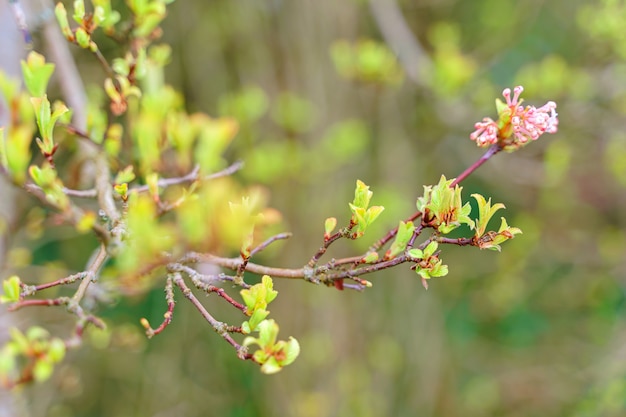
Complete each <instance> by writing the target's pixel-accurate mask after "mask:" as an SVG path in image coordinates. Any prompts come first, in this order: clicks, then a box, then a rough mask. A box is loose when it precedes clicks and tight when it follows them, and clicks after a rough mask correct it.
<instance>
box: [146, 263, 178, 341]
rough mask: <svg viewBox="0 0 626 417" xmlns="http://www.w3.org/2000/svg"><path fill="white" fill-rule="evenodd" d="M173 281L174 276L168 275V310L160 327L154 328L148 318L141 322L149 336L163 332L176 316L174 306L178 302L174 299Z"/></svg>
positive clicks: (166, 298)
mask: <svg viewBox="0 0 626 417" xmlns="http://www.w3.org/2000/svg"><path fill="white" fill-rule="evenodd" d="M172 281H173V278H172V276H171V275H168V276H167V280H166V281H165V300H166V301H167V311H166V312H165V314H163V321H162V322H161V324H160V325H159V327H157V328H156V329H153V328H152V327H150V323H148V320H146V319H142V320H141V323H142V324H143V326H144V327H145V329H146V335H147V336H148V338H152V337H153V336H154V335H157V334H159V333H161V332H162V331H163V330H165V328H166V327H167V326H169V324H170V323H171V322H172V318H173V317H174V307H175V305H176V302H175V301H174V285H173V282H172Z"/></svg>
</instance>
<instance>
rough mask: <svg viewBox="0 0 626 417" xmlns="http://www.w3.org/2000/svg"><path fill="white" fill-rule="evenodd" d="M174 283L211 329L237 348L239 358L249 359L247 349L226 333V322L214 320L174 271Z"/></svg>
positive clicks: (249, 355) (227, 327) (227, 328)
mask: <svg viewBox="0 0 626 417" xmlns="http://www.w3.org/2000/svg"><path fill="white" fill-rule="evenodd" d="M174 284H176V286H177V287H178V288H180V290H181V291H182V293H183V295H184V296H185V298H187V299H188V300H189V301H190V302H191V304H193V305H194V307H196V309H197V310H198V311H199V312H200V314H201V315H202V317H204V319H205V320H206V321H207V322H208V323H209V324H210V325H211V327H213V329H214V330H215V331H216V332H217V334H219V335H220V336H221V337H222V338H223V339H224V340H226V341H227V342H228V343H229V344H230V345H232V346H233V347H234V348H235V349H236V350H237V356H238V357H239V358H240V359H251V358H252V355H251V354H249V353H248V349H247V348H246V347H244V346H242V345H240V344H239V343H237V341H236V340H235V339H233V338H232V336H231V335H230V334H228V330H229V326H227V325H226V323H222V322H221V321H218V320H216V319H215V318H214V317H213V316H212V315H211V314H210V313H209V312H208V311H207V310H206V308H204V306H203V305H202V303H201V302H200V301H198V299H197V298H196V296H195V295H193V292H192V291H191V289H190V288H189V287H188V286H187V284H185V281H184V280H183V277H182V276H181V275H180V274H179V273H176V274H175V275H174Z"/></svg>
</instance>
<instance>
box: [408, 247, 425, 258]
mask: <svg viewBox="0 0 626 417" xmlns="http://www.w3.org/2000/svg"><path fill="white" fill-rule="evenodd" d="M408 255H409V256H410V257H411V258H413V259H424V258H425V256H424V252H423V251H421V250H420V249H417V248H413V249H410V250H409V252H408Z"/></svg>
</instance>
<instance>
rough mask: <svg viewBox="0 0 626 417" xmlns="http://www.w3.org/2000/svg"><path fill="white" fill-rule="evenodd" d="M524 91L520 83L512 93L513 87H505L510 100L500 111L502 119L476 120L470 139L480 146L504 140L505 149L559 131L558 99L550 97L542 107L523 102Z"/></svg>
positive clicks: (506, 97) (504, 95)
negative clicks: (523, 103)
mask: <svg viewBox="0 0 626 417" xmlns="http://www.w3.org/2000/svg"><path fill="white" fill-rule="evenodd" d="M523 91H524V88H523V87H522V86H517V87H515V88H514V89H513V96H512V97H511V89H510V88H505V89H504V91H502V96H503V97H504V98H505V100H506V107H504V109H501V110H500V111H499V116H500V120H499V121H498V122H494V121H493V120H491V119H490V118H484V119H483V121H482V122H478V123H476V124H475V125H474V128H475V129H476V130H475V131H474V132H472V133H471V134H470V139H471V140H473V141H476V144H477V145H478V146H480V147H487V146H490V145H495V144H500V146H502V147H503V148H505V149H509V150H514V149H518V148H520V147H522V146H524V145H525V144H526V143H528V141H531V140H537V139H538V138H539V137H540V136H541V135H543V134H544V133H546V132H547V133H556V131H557V129H558V125H559V120H558V119H557V116H558V114H557V112H556V103H555V102H554V101H549V102H547V103H546V104H544V105H543V106H541V107H539V108H537V107H534V106H526V107H524V106H522V105H521V104H522V102H523V101H524V100H522V99H520V95H521V94H522V92H523ZM502 104H504V103H502Z"/></svg>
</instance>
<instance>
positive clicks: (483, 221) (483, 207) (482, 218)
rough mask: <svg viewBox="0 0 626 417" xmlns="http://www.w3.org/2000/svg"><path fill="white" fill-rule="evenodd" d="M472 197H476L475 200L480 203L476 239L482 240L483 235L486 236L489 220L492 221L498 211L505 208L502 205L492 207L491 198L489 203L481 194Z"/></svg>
mask: <svg viewBox="0 0 626 417" xmlns="http://www.w3.org/2000/svg"><path fill="white" fill-rule="evenodd" d="M472 197H474V199H475V200H476V202H477V203H478V219H476V226H475V227H476V237H477V238H480V237H481V236H482V235H483V234H485V231H486V230H487V224H488V223H489V220H491V218H492V217H493V215H494V214H495V213H496V212H497V211H498V210H500V209H503V208H505V207H504V204H502V203H497V204H494V205H493V206H492V205H491V198H490V199H489V201H486V200H485V197H483V196H482V195H480V194H472Z"/></svg>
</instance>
